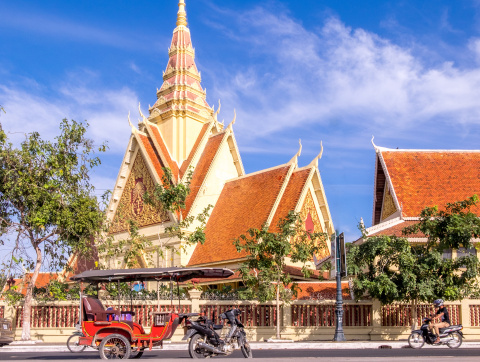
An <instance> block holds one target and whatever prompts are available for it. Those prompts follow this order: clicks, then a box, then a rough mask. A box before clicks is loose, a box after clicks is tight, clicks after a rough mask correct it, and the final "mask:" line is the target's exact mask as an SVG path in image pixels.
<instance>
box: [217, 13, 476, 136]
mask: <svg viewBox="0 0 480 362" xmlns="http://www.w3.org/2000/svg"><path fill="white" fill-rule="evenodd" d="M231 15H232V19H231V22H232V24H235V27H236V29H237V30H238V31H237V32H236V34H235V38H232V41H239V42H243V44H241V46H242V47H245V48H246V49H249V54H251V55H252V56H257V57H262V59H266V62H265V65H262V64H255V66H251V65H250V66H242V67H239V68H237V69H235V70H234V72H233V74H231V72H232V69H228V70H225V71H224V72H223V73H220V72H218V73H219V74H218V79H216V81H215V86H216V87H217V89H216V90H215V93H216V94H218V95H219V96H220V97H221V99H222V104H225V105H226V109H228V108H229V107H231V108H233V107H236V108H237V110H238V113H239V118H238V119H239V120H240V122H237V124H236V127H237V129H238V131H239V132H242V133H243V132H245V133H247V132H248V133H249V136H250V137H252V136H253V137H252V140H254V139H255V137H267V136H268V135H270V134H272V132H279V131H282V130H286V129H290V128H294V127H299V126H302V127H304V126H308V125H310V126H313V127H316V126H323V127H325V126H329V125H332V122H333V123H335V122H339V124H340V125H341V126H342V128H343V129H345V133H346V134H348V133H350V135H349V137H350V138H351V139H353V138H355V137H357V136H358V131H359V130H361V131H362V132H363V133H364V134H370V135H371V134H372V133H375V134H378V133H380V132H381V133H383V134H384V135H386V136H395V137H401V133H402V132H407V131H408V130H410V131H411V130H412V128H416V129H418V127H421V126H422V125H424V126H425V127H431V125H432V122H434V121H435V122H447V121H448V122H461V123H462V124H464V125H467V126H468V125H476V124H478V123H480V102H478V99H480V68H479V67H473V68H460V67H458V66H456V65H454V64H453V63H452V62H449V61H445V62H444V63H443V64H437V65H436V66H434V67H432V66H430V67H428V66H427V65H426V64H427V63H428V62H426V61H423V60H422V59H421V58H420V57H419V56H417V55H416V54H414V52H413V51H412V50H411V49H408V48H405V47H401V46H398V45H395V44H393V43H392V42H391V41H389V40H388V39H384V38H381V37H380V36H378V35H376V34H373V33H371V32H368V31H366V30H363V29H352V28H349V27H347V26H345V24H343V23H342V22H341V21H340V20H338V19H337V18H334V17H332V18H329V19H327V20H326V21H325V23H324V24H323V25H322V26H321V28H319V30H307V29H305V28H304V27H303V26H302V25H301V24H300V23H299V22H297V21H296V20H294V19H292V18H291V17H289V16H287V15H285V14H281V13H280V14H273V13H270V12H268V11H266V10H265V9H263V8H256V9H254V10H253V11H250V12H246V13H243V14H240V15H238V14H237V13H236V14H233V13H232V14H231ZM247 25H248V26H247ZM471 44H472V45H471V47H470V51H469V50H468V49H466V52H467V55H468V54H469V55H470V56H471V57H472V59H474V57H476V56H478V54H479V52H478V47H480V46H478V44H477V42H476V41H472V43H471ZM252 127H253V128H252ZM252 129H253V130H254V133H253V134H252V132H251V130H252Z"/></svg>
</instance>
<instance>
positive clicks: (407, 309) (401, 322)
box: [382, 304, 460, 327]
mask: <svg viewBox="0 0 480 362" xmlns="http://www.w3.org/2000/svg"><path fill="white" fill-rule="evenodd" d="M445 307H446V308H447V310H448V313H449V314H450V321H451V323H452V324H459V323H460V305H458V304H451V305H445ZM432 314H435V308H434V307H433V306H432V305H425V304H419V305H417V325H421V323H422V319H423V318H426V317H429V316H431V315H432ZM412 321H413V306H412V305H410V304H392V305H384V306H382V327H408V326H411V325H412Z"/></svg>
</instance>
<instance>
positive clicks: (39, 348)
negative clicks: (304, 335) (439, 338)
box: [0, 341, 480, 353]
mask: <svg viewBox="0 0 480 362" xmlns="http://www.w3.org/2000/svg"><path fill="white" fill-rule="evenodd" d="M187 346H188V344H186V343H168V344H165V345H164V346H163V350H166V351H183V350H184V351H186V350H187ZM250 346H251V348H252V349H254V350H255V349H256V350H269V349H379V348H386V349H390V348H392V349H399V348H409V346H408V343H407V342H406V341H405V342H404V341H395V342H389V341H379V342H293V343H275V342H273V343H271V342H270V343H265V342H250ZM424 348H437V346H430V345H425V346H424V347H423V349H424ZM460 348H469V349H470V348H480V342H464V343H463V344H462V346H461V347H460ZM153 350H161V348H158V347H155V348H153ZM85 351H86V352H87V351H94V350H93V349H92V348H87V349H86V350H85ZM1 352H15V353H21V352H69V350H68V348H67V346H66V345H41V344H35V345H32V344H17V345H8V346H4V347H1V348H0V353H1Z"/></svg>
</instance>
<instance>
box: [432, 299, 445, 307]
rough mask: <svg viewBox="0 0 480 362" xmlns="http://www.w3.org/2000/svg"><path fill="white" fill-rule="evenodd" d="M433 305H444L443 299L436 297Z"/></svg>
mask: <svg viewBox="0 0 480 362" xmlns="http://www.w3.org/2000/svg"><path fill="white" fill-rule="evenodd" d="M433 305H434V306H435V307H440V306H442V305H443V299H436V300H435V301H434V302H433Z"/></svg>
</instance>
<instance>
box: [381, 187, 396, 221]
mask: <svg viewBox="0 0 480 362" xmlns="http://www.w3.org/2000/svg"><path fill="white" fill-rule="evenodd" d="M396 211H397V208H396V207H395V201H393V195H392V194H391V192H390V187H388V185H385V191H384V192H383V205H382V220H385V219H386V218H387V217H389V216H391V215H393V214H394V213H395V212H396Z"/></svg>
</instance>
